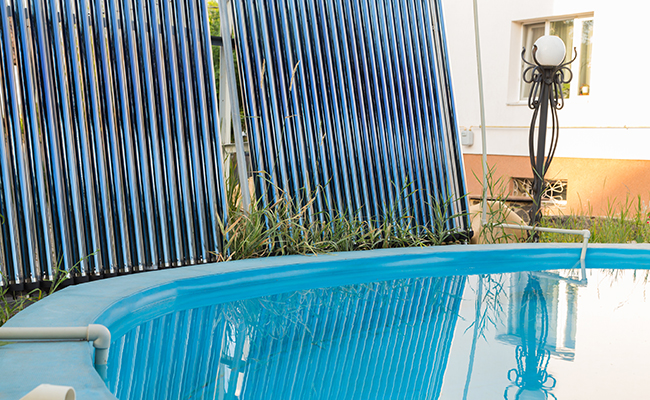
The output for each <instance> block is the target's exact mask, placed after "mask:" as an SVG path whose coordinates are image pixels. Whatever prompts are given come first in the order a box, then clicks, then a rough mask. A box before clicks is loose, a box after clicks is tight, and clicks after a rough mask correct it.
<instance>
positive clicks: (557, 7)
mask: <svg viewBox="0 0 650 400" xmlns="http://www.w3.org/2000/svg"><path fill="white" fill-rule="evenodd" d="M478 3H479V20H480V28H479V29H480V34H481V38H480V39H481V52H482V59H483V60H482V66H483V81H484V92H485V96H484V97H485V117H486V132H487V150H488V153H489V154H490V155H491V156H493V157H491V160H492V162H498V163H499V164H498V165H497V167H498V170H499V171H503V173H504V174H509V173H511V174H512V175H510V176H520V177H523V176H532V172H531V170H530V162H529V161H528V130H529V125H530V120H531V117H532V111H531V110H530V109H529V108H528V107H527V103H526V102H525V101H520V100H519V82H520V77H519V74H520V71H521V61H520V53H521V47H522V36H523V30H522V29H523V28H522V26H523V24H524V23H528V22H535V21H542V20H544V19H556V18H562V17H572V16H578V17H579V16H585V15H593V20H594V25H593V26H594V30H593V39H592V40H593V50H592V66H591V92H590V94H589V96H576V95H572V96H571V98H569V99H567V100H566V103H565V107H564V108H563V109H562V110H560V111H558V116H559V123H560V127H561V129H560V137H559V142H558V147H557V151H556V159H555V161H554V162H553V165H552V167H551V171H549V173H548V175H547V178H550V179H553V175H554V174H565V175H566V176H568V177H570V178H568V179H569V190H570V193H569V197H570V199H567V206H576V205H577V204H578V203H576V202H577V201H578V200H577V198H578V196H580V198H581V199H582V202H583V203H585V201H586V199H589V201H590V202H591V204H592V205H593V206H594V207H593V208H594V212H599V211H598V210H599V209H601V208H602V205H603V204H606V203H607V200H606V199H607V198H614V197H616V198H618V199H620V198H624V197H625V196H626V195H627V194H628V193H629V194H630V195H632V196H636V195H643V196H646V198H647V194H648V192H649V191H650V190H649V188H648V184H647V183H646V182H645V179H644V176H643V175H644V172H645V171H650V170H649V169H648V166H650V163H648V161H650V112H648V108H649V107H648V106H650V100H648V93H650V80H648V79H645V78H643V77H644V70H645V68H646V66H647V65H648V64H650V54H649V53H648V52H647V51H644V50H642V47H643V46H642V45H641V40H642V38H644V37H646V36H647V32H646V30H647V28H645V25H646V20H647V17H648V15H650V3H639V2H634V1H632V0H621V1H618V2H612V1H607V0H591V1H583V0H563V1H544V2H529V1H520V0H481V1H479V2H478ZM443 7H444V12H445V21H446V29H447V44H448V47H449V56H450V64H451V73H452V79H453V85H454V86H453V88H454V96H455V103H456V109H457V115H458V125H459V131H461V132H462V131H464V130H471V131H472V132H473V133H474V143H473V145H471V146H463V152H464V155H465V157H464V158H465V161H466V163H467V164H466V174H467V182H468V190H469V191H470V193H471V192H474V191H475V190H476V187H475V184H474V182H475V179H474V177H473V176H472V171H473V170H474V169H473V163H474V162H475V161H476V160H477V159H480V157H479V156H478V155H479V154H481V152H482V147H481V138H480V135H481V129H480V125H481V122H480V109H479V94H478V79H477V71H476V50H475V41H474V40H475V39H474V26H473V9H472V1H464V2H457V1H453V0H443ZM576 34H579V32H574V35H576ZM574 85H575V86H576V87H577V78H574ZM574 93H575V92H574ZM501 156H503V157H501ZM479 162H480V161H479ZM501 163H503V164H504V165H501ZM479 166H480V165H479ZM504 177H505V178H508V176H506V175H504ZM648 180H650V179H648ZM479 189H480V188H479ZM599 197H600V198H601V200H597V199H598V198H599Z"/></svg>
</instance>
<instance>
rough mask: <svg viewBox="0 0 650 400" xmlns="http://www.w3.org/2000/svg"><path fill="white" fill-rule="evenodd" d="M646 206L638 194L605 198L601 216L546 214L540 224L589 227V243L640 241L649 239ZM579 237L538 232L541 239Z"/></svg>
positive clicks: (551, 226)
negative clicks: (621, 197) (606, 199)
mask: <svg viewBox="0 0 650 400" xmlns="http://www.w3.org/2000/svg"><path fill="white" fill-rule="evenodd" d="M648 222H649V219H648V207H647V206H646V204H644V202H643V200H642V199H641V196H640V195H638V196H637V197H636V198H632V197H630V196H629V195H627V196H626V197H625V200H622V201H619V200H616V199H612V200H609V201H608V202H607V208H606V210H605V216H602V217H594V216H591V215H580V214H571V215H560V216H557V217H549V216H546V217H544V218H543V219H542V226H545V227H550V228H563V229H589V230H590V231H591V239H590V240H589V241H590V242H591V243H632V242H636V243H644V242H648V241H650V224H649V223H648ZM581 240H582V238H580V237H576V236H573V235H560V234H557V233H542V234H541V235H540V241H542V242H579V241H581Z"/></svg>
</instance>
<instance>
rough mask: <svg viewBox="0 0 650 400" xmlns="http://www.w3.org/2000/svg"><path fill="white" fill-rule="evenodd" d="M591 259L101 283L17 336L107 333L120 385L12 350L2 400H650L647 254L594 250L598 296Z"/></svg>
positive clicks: (322, 266) (29, 348)
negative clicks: (54, 393)
mask: <svg viewBox="0 0 650 400" xmlns="http://www.w3.org/2000/svg"><path fill="white" fill-rule="evenodd" d="M579 253H580V249H579V247H578V246H572V245H566V246H544V245H542V246H529V245H512V246H471V247H468V246H446V247H441V248H430V249H396V250H386V251H372V252H363V253H343V254H334V255H323V256H317V257H283V258H273V259H264V260H253V261H244V262H236V263H221V264H214V265H205V266H200V267H192V268H181V269H175V270H166V271H159V272H155V273H147V274H140V275H135V276H128V277H120V278H115V279H110V280H106V281H98V282H91V283H89V284H84V285H81V286H77V287H71V288H67V289H65V290H63V291H62V292H60V293H58V294H56V295H54V296H52V297H51V298H48V299H45V301H43V302H39V303H37V304H36V305H34V306H31V307H29V308H28V309H27V310H26V312H25V313H24V314H23V313H21V314H20V315H19V316H18V317H17V318H15V320H13V321H12V322H11V324H13V326H19V325H21V324H22V325H23V326H24V325H25V324H32V325H33V321H35V320H38V321H40V322H41V323H42V324H48V325H50V326H71V325H84V324H87V323H103V324H105V325H106V326H108V327H109V329H110V330H111V333H112V335H113V343H112V345H111V350H110V356H109V365H108V374H107V381H106V382H102V381H101V379H99V377H98V375H97V374H96V373H95V371H94V370H92V362H91V359H92V358H91V357H92V349H91V348H90V347H89V346H88V345H87V344H85V343H58V344H44V343H38V344H12V345H8V346H2V347H0V374H2V376H5V377H8V379H6V380H5V382H11V384H10V385H6V384H5V383H3V385H2V387H0V395H1V396H0V397H3V396H4V395H10V396H13V397H15V398H18V397H20V395H24V393H26V392H27V390H26V389H25V388H27V387H30V388H31V387H33V386H35V385H32V383H33V379H31V378H30V377H29V376H26V375H24V374H19V373H18V372H16V370H18V371H20V368H21V367H20V366H21V365H23V364H25V363H27V364H26V365H27V366H28V365H30V364H29V363H30V362H31V363H32V364H31V365H33V363H34V362H41V363H46V365H45V366H44V368H46V369H47V371H51V372H48V374H47V375H48V377H51V379H50V381H49V382H47V383H59V384H69V385H71V386H73V387H75V389H76V390H77V393H78V397H77V398H78V399H82V400H83V399H114V398H116V397H117V398H119V399H123V400H126V399H145V398H152V399H406V398H408V399H498V398H504V396H505V397H506V398H508V399H517V398H519V399H522V400H523V399H531V398H533V399H552V398H557V399H612V398H629V399H637V398H639V399H642V398H646V394H647V393H650V383H648V380H647V379H645V376H647V373H648V372H650V361H649V360H650V341H649V340H648V339H647V338H648V337H650V335H648V333H649V332H648V318H649V317H650V313H649V311H650V310H649V309H648V303H647V301H646V282H647V279H648V275H649V272H648V270H649V269H650V248H649V247H647V246H646V247H644V246H625V247H621V246H618V247H617V246H591V247H590V249H589V252H588V255H587V267H588V269H587V278H588V279H587V283H586V284H584V282H581V280H580V279H581V278H582V276H581V274H580V270H579V269H576V267H577V266H578V263H577V260H578V257H579ZM30 357H31V358H30ZM30 360H31V361H30ZM36 360H38V361H36ZM43 360H45V361H43ZM27 366H26V367H25V368H27ZM71 369H74V370H75V372H76V373H75V374H69V373H66V371H70V370H71ZM12 374H13V375H12ZM39 383H43V382H39ZM30 385H31V386H30ZM13 397H9V396H7V398H13Z"/></svg>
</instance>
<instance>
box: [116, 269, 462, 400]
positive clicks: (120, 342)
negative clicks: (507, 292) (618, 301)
mask: <svg viewBox="0 0 650 400" xmlns="http://www.w3.org/2000/svg"><path fill="white" fill-rule="evenodd" d="M465 281H466V277H446V278H417V279H403V280H395V281H388V282H379V283H370V284H361V285H354V286H343V287H338V288H329V289H314V290H306V291H300V292H293V293H286V294H279V295H275V296H268V297H263V298H256V299H250V300H241V301H236V302H233V303H227V304H220V305H214V306H211V307H205V308H202V309H194V310H186V311H181V312H178V313H175V314H170V315H165V316H163V317H160V318H157V319H155V320H153V321H151V322H149V323H146V324H143V325H141V326H138V327H136V328H135V329H133V330H131V331H130V332H129V333H128V334H126V335H124V336H123V337H121V338H117V339H116V340H115V341H114V343H113V345H112V347H111V354H110V359H109V365H108V367H109V380H108V383H107V385H108V387H109V389H110V390H111V391H112V393H114V394H116V396H117V397H118V398H120V399H123V400H124V399H136V398H137V399H140V398H155V399H164V398H169V399H178V398H192V399H195V398H201V399H208V398H209V399H382V398H386V399H388V398H390V399H402V398H421V399H425V398H426V399H431V398H438V396H439V393H440V388H441V386H442V380H443V377H444V374H445V370H446V366H447V359H448V356H449V349H450V346H451V343H452V339H453V334H454V331H455V326H456V322H457V319H458V308H459V305H460V301H461V296H462V293H463V290H464V287H465Z"/></svg>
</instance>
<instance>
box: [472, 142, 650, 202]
mask: <svg viewBox="0 0 650 400" xmlns="http://www.w3.org/2000/svg"><path fill="white" fill-rule="evenodd" d="M464 161H465V171H466V174H467V176H468V179H467V191H468V193H469V197H470V199H477V198H480V196H481V195H482V190H481V188H482V185H481V182H480V181H479V179H482V170H483V169H482V165H481V155H479V154H465V155H464ZM488 165H489V166H490V167H492V168H495V171H494V180H496V179H498V178H499V177H502V178H503V179H504V182H505V184H504V187H505V189H506V190H508V191H509V192H511V191H512V181H511V178H512V177H515V178H531V179H532V178H533V173H532V170H531V168H530V159H529V158H528V157H520V156H502V155H490V156H488ZM648 172H650V161H649V160H615V159H604V158H570V157H557V158H555V159H554V160H553V163H552V164H551V168H550V169H549V171H548V172H547V174H546V178H547V179H551V180H565V181H566V182H567V196H566V204H559V205H557V204H556V205H554V206H553V207H550V206H548V207H547V212H548V213H551V214H561V213H564V214H568V213H582V214H591V215H607V214H608V210H609V209H611V207H612V206H617V207H618V206H620V205H622V204H625V202H626V201H627V202H634V207H636V204H637V202H638V199H639V198H640V199H641V207H642V209H643V210H645V212H648V211H650V210H648V208H650V178H649V177H648ZM477 178H478V179H477ZM493 186H496V185H493ZM516 199H517V198H516V197H514V198H513V200H516Z"/></svg>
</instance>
